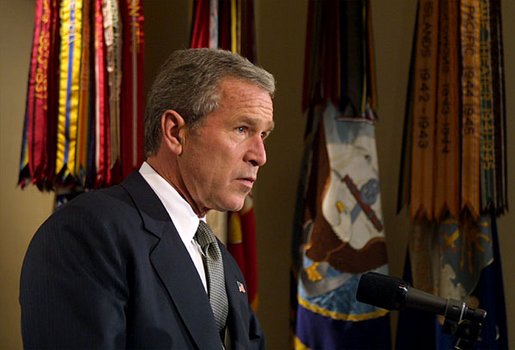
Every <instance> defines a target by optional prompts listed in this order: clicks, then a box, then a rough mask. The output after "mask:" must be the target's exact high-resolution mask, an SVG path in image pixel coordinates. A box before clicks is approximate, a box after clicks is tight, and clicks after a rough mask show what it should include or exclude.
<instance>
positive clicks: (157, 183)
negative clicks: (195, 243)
mask: <svg viewBox="0 0 515 350" xmlns="http://www.w3.org/2000/svg"><path fill="white" fill-rule="evenodd" d="M139 172H140V174H141V176H143V178H144V179H145V180H146V181H147V182H148V184H149V185H150V187H151V188H152V190H153V191H154V192H155V193H156V195H157V196H158V197H159V199H160V200H161V203H163V206H164V207H165V209H166V211H167V212H168V215H169V216H170V219H172V222H173V224H174V225H175V228H176V229H177V231H178V232H179V236H180V237H181V239H182V241H183V243H184V244H185V245H186V244H190V242H191V240H192V239H193V236H194V235H195V233H196V232H197V228H198V225H199V217H198V216H197V215H196V214H195V212H194V211H193V208H192V207H191V205H190V204H189V203H188V202H187V201H186V200H185V199H184V198H183V197H182V196H181V195H180V194H179V192H177V190H176V189H175V188H174V187H173V186H172V185H171V184H170V183H169V182H168V181H166V180H165V179H164V178H163V177H162V176H161V175H159V174H158V173H157V172H156V171H155V170H154V169H153V168H152V167H151V166H150V165H149V164H148V163H147V162H143V164H142V165H141V167H140V169H139ZM200 220H203V221H205V220H206V219H205V217H202V218H200Z"/></svg>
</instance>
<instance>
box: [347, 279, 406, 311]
mask: <svg viewBox="0 0 515 350" xmlns="http://www.w3.org/2000/svg"><path fill="white" fill-rule="evenodd" d="M406 292H407V289H406V283H405V282H404V281H403V280H401V279H400V278H396V277H391V276H387V275H383V274H380V273H377V272H367V273H365V274H363V275H362V276H361V278H360V280H359V284H358V290H357V292H356V299H357V300H358V301H360V302H362V303H365V304H370V305H374V306H377V307H380V308H383V309H387V310H399V309H400V308H401V306H402V304H403V301H404V299H405V293H406Z"/></svg>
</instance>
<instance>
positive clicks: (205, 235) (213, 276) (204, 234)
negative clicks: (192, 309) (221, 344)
mask: <svg viewBox="0 0 515 350" xmlns="http://www.w3.org/2000/svg"><path fill="white" fill-rule="evenodd" d="M195 239H196V240H197V242H198V243H199V244H200V246H201V248H202V251H203V252H204V257H203V259H204V266H206V270H207V280H208V294H209V302H210V303H211V308H212V309H213V314H214V316H215V320H216V325H217V326H218V330H219V331H220V332H221V333H222V331H223V330H224V329H225V322H226V320H227V314H228V312H229V306H228V305H229V303H228V301H227V292H226V290H225V278H224V266H223V261H222V253H221V252H220V248H219V247H218V243H217V241H216V237H215V235H214V234H213V231H211V229H210V228H209V226H208V225H207V224H206V223H205V222H204V221H200V223H199V226H198V229H197V233H196V234H195Z"/></svg>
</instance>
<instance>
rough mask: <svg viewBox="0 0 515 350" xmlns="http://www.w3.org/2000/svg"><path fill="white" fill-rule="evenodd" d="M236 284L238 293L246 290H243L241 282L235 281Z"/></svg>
mask: <svg viewBox="0 0 515 350" xmlns="http://www.w3.org/2000/svg"><path fill="white" fill-rule="evenodd" d="M236 284H237V285H238V291H239V292H240V293H247V291H246V290H245V286H244V285H243V283H241V282H240V281H236Z"/></svg>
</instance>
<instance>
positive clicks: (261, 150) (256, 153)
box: [245, 135, 266, 166]
mask: <svg viewBox="0 0 515 350" xmlns="http://www.w3.org/2000/svg"><path fill="white" fill-rule="evenodd" d="M245 157H246V159H245V161H247V162H250V163H251V164H252V165H253V166H263V165H265V163H266V150H265V142H264V140H263V138H261V136H258V135H256V136H255V137H253V138H252V139H251V144H250V145H249V149H248V151H247V153H246V155H245Z"/></svg>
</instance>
